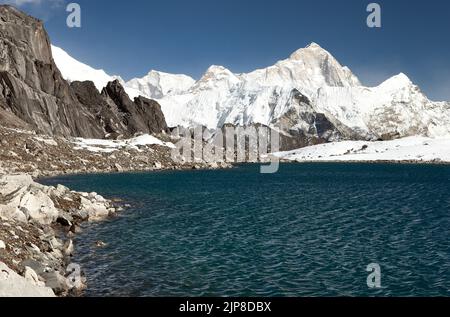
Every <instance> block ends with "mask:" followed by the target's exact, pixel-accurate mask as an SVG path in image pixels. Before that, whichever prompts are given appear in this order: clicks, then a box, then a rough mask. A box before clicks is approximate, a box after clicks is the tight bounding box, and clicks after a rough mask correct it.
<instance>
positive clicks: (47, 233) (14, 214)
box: [0, 174, 120, 296]
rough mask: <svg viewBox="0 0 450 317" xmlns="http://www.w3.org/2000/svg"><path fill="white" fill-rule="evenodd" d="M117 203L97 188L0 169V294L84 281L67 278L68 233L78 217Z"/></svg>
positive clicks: (47, 291)
mask: <svg viewBox="0 0 450 317" xmlns="http://www.w3.org/2000/svg"><path fill="white" fill-rule="evenodd" d="M118 210H120V208H119V207H116V206H114V204H113V203H112V202H111V201H109V200H106V199H105V198H103V197H102V196H100V195H98V194H97V193H79V192H74V191H71V190H69V189H68V188H66V187H64V186H61V185H59V186H57V187H51V186H44V185H41V184H38V183H36V182H34V181H33V180H32V178H31V177H30V176H29V175H25V174H14V175H0V259H1V262H2V263H0V271H1V272H0V296H52V295H54V294H56V295H68V294H69V293H71V292H75V293H76V292H77V291H79V290H81V289H82V288H83V287H84V281H83V277H82V276H81V275H80V276H78V277H77V279H75V280H76V282H73V281H72V280H70V279H69V278H70V277H73V276H72V275H71V274H72V271H71V270H69V269H68V266H69V267H70V263H71V257H72V254H73V251H74V244H73V241H72V236H73V235H74V234H75V233H77V232H78V231H79V230H80V229H79V225H80V223H81V222H83V221H99V220H103V219H105V218H107V217H109V216H111V215H114V214H115V213H116V212H117V211H118Z"/></svg>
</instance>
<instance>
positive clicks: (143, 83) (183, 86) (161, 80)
mask: <svg viewBox="0 0 450 317" xmlns="http://www.w3.org/2000/svg"><path fill="white" fill-rule="evenodd" d="M194 84H195V80H194V79H193V78H191V77H189V76H186V75H174V74H168V73H164V72H158V71H155V70H152V71H150V72H149V73H148V74H147V75H146V76H144V77H142V78H134V79H132V80H130V81H129V82H127V83H126V86H127V87H129V88H133V89H136V90H137V91H140V92H142V93H143V94H144V95H146V96H149V97H150V98H154V99H155V98H162V97H164V96H167V95H176V94H180V93H182V92H184V91H186V90H188V89H189V88H191V87H192V86H193V85H194Z"/></svg>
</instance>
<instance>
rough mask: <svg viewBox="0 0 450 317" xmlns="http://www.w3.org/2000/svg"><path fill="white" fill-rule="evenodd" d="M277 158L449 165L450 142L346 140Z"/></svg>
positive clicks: (280, 154)
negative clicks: (445, 163)
mask: <svg viewBox="0 0 450 317" xmlns="http://www.w3.org/2000/svg"><path fill="white" fill-rule="evenodd" d="M275 156H276V157H278V158H281V159H285V160H290V161H297V162H321V161H327V162H328V161H333V162H340V161H342V162H364V161H366V162H367V161H397V162H402V161H408V162H447V163H450V139H431V138H425V137H408V138H403V139H398V140H394V141H379V142H364V141H345V142H335V143H327V144H321V145H316V146H310V147H306V148H302V149H298V150H295V151H290V152H280V153H276V154H275Z"/></svg>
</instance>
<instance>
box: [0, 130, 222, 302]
mask: <svg viewBox="0 0 450 317" xmlns="http://www.w3.org/2000/svg"><path fill="white" fill-rule="evenodd" d="M158 137H159V138H161V139H165V140H166V141H167V142H169V141H172V140H171V139H170V137H169V136H167V135H160V136H158ZM0 140H1V143H2V147H0V297H3V296H14V297H16V296H26V297H28V296H37V297H40V296H74V295H75V296H76V295H79V294H80V292H81V291H82V289H83V288H84V287H85V279H84V278H83V276H82V275H83V274H82V272H81V271H77V270H78V269H77V268H76V267H73V265H72V263H71V257H72V253H73V249H74V247H76V246H74V243H73V240H72V239H73V237H74V235H76V234H77V233H78V232H79V231H80V225H81V224H82V223H83V222H88V221H102V220H104V219H106V218H108V217H111V216H114V215H115V214H116V213H117V212H119V211H121V210H122V209H123V206H120V203H119V202H118V201H116V200H114V199H105V198H104V197H102V196H101V195H98V194H97V193H84V192H75V191H72V190H70V189H69V188H66V187H64V186H62V185H58V186H56V187H51V186H44V185H41V184H39V183H37V182H36V181H35V180H36V179H37V178H39V177H51V176H57V175H69V174H70V175H72V174H85V173H112V172H127V171H157V170H180V169H205V168H208V169H211V168H226V167H229V165H227V164H204V163H195V164H186V165H180V164H178V163H175V162H173V161H172V159H171V157H170V148H168V147H165V146H161V145H140V146H124V147H119V148H117V149H114V150H112V151H110V150H108V151H101V149H102V148H101V146H97V147H96V148H95V149H92V148H91V149H84V148H80V147H79V144H77V142H76V139H70V138H63V137H49V136H44V135H38V134H36V133H35V132H30V131H26V130H16V129H8V128H4V127H0ZM74 274H75V275H74ZM74 279H75V281H74Z"/></svg>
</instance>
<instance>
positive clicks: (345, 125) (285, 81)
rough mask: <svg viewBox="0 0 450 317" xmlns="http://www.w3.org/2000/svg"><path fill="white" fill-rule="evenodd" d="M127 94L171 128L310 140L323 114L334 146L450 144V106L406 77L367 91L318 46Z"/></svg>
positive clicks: (148, 81)
mask: <svg viewBox="0 0 450 317" xmlns="http://www.w3.org/2000/svg"><path fill="white" fill-rule="evenodd" d="M54 51H56V53H57V55H59V56H56V57H55V62H56V64H57V65H58V67H60V69H61V71H62V73H63V75H64V77H66V78H68V79H71V80H75V79H77V80H81V79H85V80H86V79H89V80H93V81H94V82H95V83H96V85H97V84H98V85H99V86H102V85H104V84H105V81H107V80H108V75H106V74H105V73H104V72H103V71H96V70H92V69H86V70H83V67H81V66H80V65H77V64H76V63H75V62H74V61H73V60H69V59H68V58H67V56H65V55H64V54H62V53H61V52H60V51H59V50H57V49H55V48H54ZM61 56H62V57H61ZM63 57H64V58H63ZM67 60H69V61H70V62H67ZM64 64H66V65H75V66H66V65H64ZM82 65H84V64H82ZM84 66H86V65H84ZM74 68H75V69H74ZM105 75H106V76H105ZM110 77H111V78H116V77H115V76H110ZM99 86H98V88H99ZM124 86H125V89H126V91H127V93H128V94H129V95H130V97H135V96H137V95H139V94H140V95H143V96H146V97H149V98H153V99H155V100H156V101H158V103H160V104H161V107H162V110H163V112H164V115H165V117H166V121H167V124H168V125H169V126H189V127H191V126H195V125H203V126H206V127H208V128H210V129H216V128H221V127H222V126H223V125H224V124H234V125H252V124H264V125H267V126H271V127H276V128H278V129H281V130H283V131H286V132H289V131H292V130H301V131H302V133H304V134H308V132H307V131H312V130H314V129H315V130H318V129H317V125H318V123H317V122H316V121H315V120H317V114H323V115H324V116H325V117H326V119H327V121H329V124H328V123H327V125H332V126H334V127H335V128H336V129H335V130H338V132H339V133H337V134H336V133H334V132H333V133H330V135H334V138H335V137H336V135H340V136H341V137H342V138H350V136H349V135H351V137H355V135H356V136H357V137H358V138H362V139H390V138H396V137H405V136H411V135H422V136H427V137H444V136H450V104H449V103H446V102H432V101H430V100H428V98H427V97H426V96H425V95H424V94H423V93H422V92H421V91H420V89H419V88H418V87H417V86H416V85H414V84H413V83H412V82H411V81H410V80H409V78H408V77H407V76H406V75H404V74H400V75H397V76H394V77H392V78H390V79H388V80H387V81H385V82H384V83H382V84H381V85H379V86H378V87H364V86H362V85H361V83H360V81H359V80H358V78H357V77H356V76H355V75H354V74H353V73H352V72H351V71H350V69H349V68H347V67H345V66H342V65H341V64H340V63H339V62H338V61H337V60H336V59H335V58H334V57H333V56H332V55H331V54H330V53H329V52H327V51H326V50H325V49H323V48H322V47H320V46H319V45H318V44H316V43H312V44H310V45H309V46H307V47H305V48H302V49H299V50H297V51H296V52H294V53H293V54H292V55H291V56H290V57H289V58H287V59H285V60H282V61H280V62H278V63H276V64H275V65H273V66H270V67H267V68H264V69H259V70H255V71H253V72H251V73H247V74H234V73H232V72H231V71H230V70H228V69H226V68H224V67H222V66H211V67H210V68H209V69H208V70H207V71H206V73H205V74H204V75H203V76H202V78H200V80H198V81H195V80H194V79H192V78H190V77H189V76H185V75H171V74H167V73H162V72H156V71H151V72H150V73H149V74H148V75H147V76H145V77H143V78H140V79H133V80H131V81H129V82H127V83H125V84H124ZM99 89H100V88H99ZM299 100H301V102H299ZM306 108H307V110H305V109H306ZM302 114H303V115H302ZM299 116H300V117H301V119H299ZM305 131H306V132H305ZM335 132H336V131H335ZM327 140H328V139H327Z"/></svg>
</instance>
